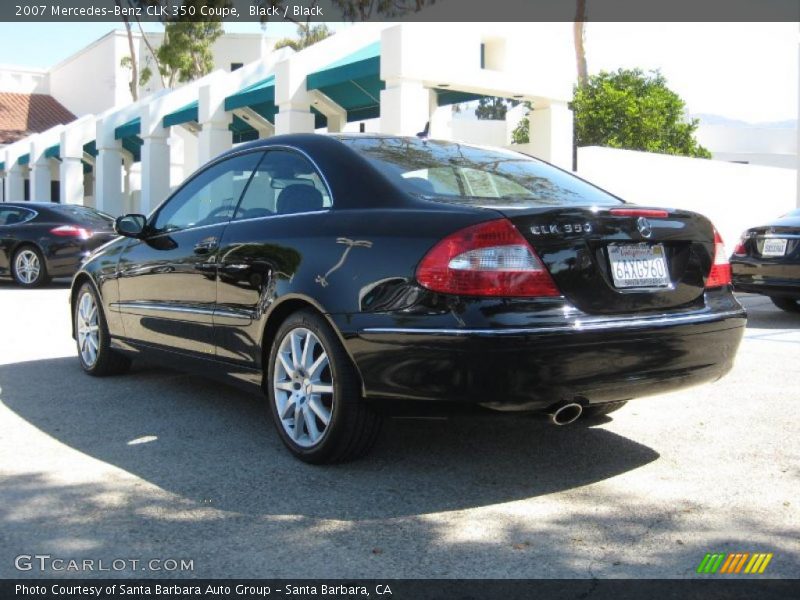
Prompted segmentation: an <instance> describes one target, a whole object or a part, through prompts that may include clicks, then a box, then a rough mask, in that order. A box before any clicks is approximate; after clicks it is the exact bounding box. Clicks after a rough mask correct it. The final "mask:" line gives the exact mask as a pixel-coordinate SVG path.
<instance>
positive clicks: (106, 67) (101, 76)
mask: <svg viewBox="0 0 800 600" xmlns="http://www.w3.org/2000/svg"><path fill="white" fill-rule="evenodd" d="M163 37H164V36H163V34H156V33H153V34H149V35H148V39H149V40H150V42H151V44H152V45H153V47H154V48H158V46H159V45H160V44H161V41H162V40H163ZM265 41H266V43H265V44H262V38H261V35H259V34H228V35H224V36H222V37H221V38H219V39H218V40H217V41H216V42H215V43H214V46H213V47H212V52H213V55H214V65H215V68H219V69H223V70H225V71H230V67H231V64H232V63H243V64H245V65H246V64H248V63H251V62H253V61H256V60H258V59H259V58H260V57H261V55H262V50H264V49H266V50H271V49H272V47H273V46H274V45H275V41H276V40H274V39H271V38H269V39H267V40H265ZM134 52H135V53H136V56H137V59H138V61H139V62H138V64H139V68H140V70H141V69H143V68H145V67H146V66H149V67H150V68H151V70H152V71H153V76H152V78H151V80H150V81H149V82H148V84H147V85H146V86H143V87H140V89H139V97H140V98H141V97H144V96H146V95H148V94H150V93H153V92H155V91H158V90H160V89H162V86H161V81H160V78H159V77H158V75H157V73H156V70H155V65H154V62H153V61H152V58H151V55H150V51H149V50H148V49H147V46H146V45H145V43H144V41H143V40H142V39H141V36H140V35H139V34H138V33H136V34H135V43H134ZM129 55H130V48H129V45H128V36H127V34H126V33H125V31H124V30H117V31H112V32H110V33H108V34H106V35H105V36H103V37H102V38H100V39H99V40H97V41H95V42H93V43H92V44H89V45H88V46H86V47H85V48H83V49H82V50H80V51H78V52H76V53H75V54H73V55H72V56H70V57H68V58H66V59H64V60H63V61H61V62H60V63H58V64H57V65H56V66H55V67H53V68H52V69H51V70H50V75H49V93H50V94H51V95H53V96H54V97H55V98H56V99H57V100H58V101H59V102H61V103H62V104H63V105H64V106H66V107H67V108H68V109H69V110H70V111H71V112H73V113H74V114H75V115H76V116H78V117H81V116H83V115H87V114H99V113H102V112H104V111H106V110H108V109H109V108H112V107H115V106H125V105H127V104H130V103H131V102H133V98H132V96H131V93H130V89H129V86H128V82H129V81H130V70H128V69H125V68H123V67H121V66H120V62H121V61H122V59H123V57H125V56H129ZM0 77H2V73H0ZM0 81H2V79H0ZM178 85H183V84H178ZM0 89H2V88H1V87H0Z"/></svg>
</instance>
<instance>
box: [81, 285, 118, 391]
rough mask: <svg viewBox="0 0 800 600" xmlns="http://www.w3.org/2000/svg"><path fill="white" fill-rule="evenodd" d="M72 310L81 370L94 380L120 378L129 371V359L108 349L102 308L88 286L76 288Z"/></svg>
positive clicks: (108, 339)
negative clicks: (76, 292) (114, 376)
mask: <svg viewBox="0 0 800 600" xmlns="http://www.w3.org/2000/svg"><path fill="white" fill-rule="evenodd" d="M72 310H73V314H72V318H73V323H74V326H75V341H76V342H77V346H78V361H79V362H80V364H81V368H82V369H83V370H84V371H85V372H86V373H88V374H89V375H93V376H95V377H104V376H106V375H120V374H122V373H125V372H126V371H127V370H128V369H130V366H131V359H130V358H128V357H127V356H125V355H123V354H120V353H119V352H117V351H115V350H113V349H112V348H111V336H110V335H109V333H108V324H107V323H106V318H105V314H104V313H103V307H102V304H101V303H100V302H99V298H98V297H97V292H95V289H94V287H93V286H92V285H91V284H90V283H88V282H87V283H84V284H83V285H82V286H81V287H80V289H79V290H78V295H77V296H76V297H75V305H74V306H73V309H72Z"/></svg>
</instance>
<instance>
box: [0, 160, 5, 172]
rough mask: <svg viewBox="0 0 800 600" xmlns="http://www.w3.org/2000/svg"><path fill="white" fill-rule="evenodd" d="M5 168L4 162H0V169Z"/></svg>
mask: <svg viewBox="0 0 800 600" xmlns="http://www.w3.org/2000/svg"><path fill="white" fill-rule="evenodd" d="M5 170H6V163H4V162H0V171H5Z"/></svg>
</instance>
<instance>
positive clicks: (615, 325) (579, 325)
mask: <svg viewBox="0 0 800 600" xmlns="http://www.w3.org/2000/svg"><path fill="white" fill-rule="evenodd" d="M746 315H747V313H745V311H744V310H729V311H725V312H717V313H703V314H683V315H674V316H669V315H659V316H657V317H649V318H647V317H646V318H641V319H624V320H622V319H621V320H619V321H600V322H588V323H587V322H581V321H580V320H578V321H575V322H574V323H573V324H572V325H558V326H553V327H516V328H509V329H421V328H408V327H367V328H365V329H363V330H362V331H361V332H360V333H403V334H415V335H456V336H459V335H477V336H483V335H488V336H495V335H499V336H503V335H528V334H539V333H568V332H581V331H603V330H606V329H632V328H636V327H646V326H648V325H652V326H660V325H683V324H686V323H702V322H713V321H721V320H723V319H727V318H730V317H740V318H744V317H746Z"/></svg>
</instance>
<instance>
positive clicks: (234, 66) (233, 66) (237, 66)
mask: <svg viewBox="0 0 800 600" xmlns="http://www.w3.org/2000/svg"><path fill="white" fill-rule="evenodd" d="M243 66H244V63H231V71H236V70H238V69H241V68H242V67H243Z"/></svg>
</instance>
